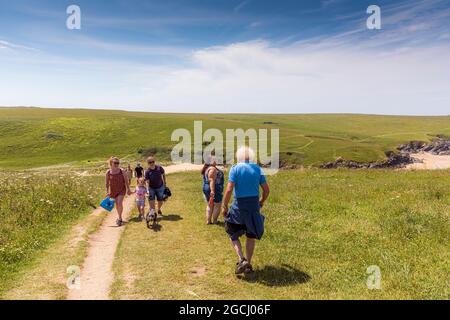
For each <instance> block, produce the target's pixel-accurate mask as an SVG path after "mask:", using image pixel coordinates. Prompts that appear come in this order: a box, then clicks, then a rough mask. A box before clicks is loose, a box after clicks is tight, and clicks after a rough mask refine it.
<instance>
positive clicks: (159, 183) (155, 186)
mask: <svg viewBox="0 0 450 320" xmlns="http://www.w3.org/2000/svg"><path fill="white" fill-rule="evenodd" d="M147 164H148V169H147V170H145V181H147V185H148V193H149V202H150V212H149V214H148V216H147V220H148V219H150V217H152V216H154V213H155V200H157V201H158V214H159V215H162V211H161V207H162V206H163V204H164V191H165V189H166V174H165V171H164V168H163V167H161V166H159V165H157V164H156V162H155V158H154V157H149V158H148V159H147Z"/></svg>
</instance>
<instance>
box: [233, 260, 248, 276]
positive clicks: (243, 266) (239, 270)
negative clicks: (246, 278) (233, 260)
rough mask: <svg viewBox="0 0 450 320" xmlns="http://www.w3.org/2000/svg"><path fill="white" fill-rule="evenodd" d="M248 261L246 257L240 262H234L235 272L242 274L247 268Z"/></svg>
mask: <svg viewBox="0 0 450 320" xmlns="http://www.w3.org/2000/svg"><path fill="white" fill-rule="evenodd" d="M248 265H249V263H248V261H247V259H242V260H241V261H240V262H238V263H237V264H236V272H235V273H236V274H242V273H244V272H245V270H246V269H247V267H248Z"/></svg>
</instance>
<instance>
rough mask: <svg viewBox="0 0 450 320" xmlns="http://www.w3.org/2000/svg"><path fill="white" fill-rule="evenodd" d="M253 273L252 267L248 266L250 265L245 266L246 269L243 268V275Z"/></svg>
mask: <svg viewBox="0 0 450 320" xmlns="http://www.w3.org/2000/svg"><path fill="white" fill-rule="evenodd" d="M253 272H254V271H253V266H252V265H251V264H250V263H248V264H247V268H245V270H244V273H245V274H250V273H253Z"/></svg>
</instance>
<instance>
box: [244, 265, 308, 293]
mask: <svg viewBox="0 0 450 320" xmlns="http://www.w3.org/2000/svg"><path fill="white" fill-rule="evenodd" d="M241 279H242V280H243V281H246V282H251V283H255V282H256V283H261V284H263V285H265V286H268V287H284V286H290V285H294V284H302V283H307V282H309V281H310V280H311V277H310V275H309V274H307V273H305V272H303V271H301V270H297V269H295V268H293V267H291V266H289V265H286V264H283V265H281V267H275V266H265V267H264V268H262V269H256V270H255V272H253V273H251V274H247V275H245V276H244V277H242V278H241Z"/></svg>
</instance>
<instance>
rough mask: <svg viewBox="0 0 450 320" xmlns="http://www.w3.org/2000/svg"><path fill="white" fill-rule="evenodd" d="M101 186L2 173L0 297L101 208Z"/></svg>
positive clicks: (70, 178) (66, 177)
mask: <svg viewBox="0 0 450 320" xmlns="http://www.w3.org/2000/svg"><path fill="white" fill-rule="evenodd" d="M102 185H103V179H102V178H100V177H79V176H74V175H72V174H70V173H67V172H66V173H65V174H54V173H51V172H34V173H31V172H11V171H9V172H0V195H1V196H0V221H1V222H2V223H1V224H0V296H1V295H2V294H3V293H4V292H5V290H7V289H8V288H10V286H11V285H14V282H15V281H16V280H17V277H16V276H17V275H18V274H20V272H21V271H22V270H23V269H24V268H28V267H29V266H30V265H31V264H32V263H33V262H34V260H35V258H37V257H38V256H39V255H40V254H41V253H42V252H43V251H44V250H45V249H46V248H47V247H48V246H49V245H50V244H51V243H52V242H53V241H55V240H57V239H60V238H61V235H62V234H63V233H64V232H66V231H67V230H68V228H69V227H70V226H72V225H73V224H74V223H75V222H76V221H78V220H79V218H80V217H83V216H85V215H86V214H87V213H88V212H90V211H91V210H92V206H96V205H97V203H98V202H99V199H100V192H101V190H103V189H102V188H101V186H102ZM68 249H69V248H67V250H68ZM56 258H57V257H56Z"/></svg>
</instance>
